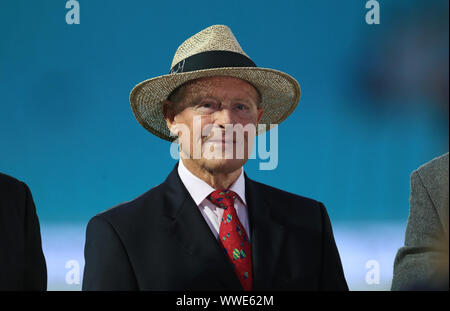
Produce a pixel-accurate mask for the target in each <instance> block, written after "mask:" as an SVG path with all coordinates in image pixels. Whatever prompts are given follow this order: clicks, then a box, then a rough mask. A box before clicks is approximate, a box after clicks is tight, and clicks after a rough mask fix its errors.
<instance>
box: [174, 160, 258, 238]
mask: <svg viewBox="0 0 450 311" xmlns="http://www.w3.org/2000/svg"><path fill="white" fill-rule="evenodd" d="M178 175H179V176H180V178H181V181H182V182H183V184H184V186H185V187H186V189H187V190H188V192H189V194H190V195H191V197H192V199H194V202H195V204H197V206H198V208H199V209H200V212H201V213H202V215H203V218H205V221H206V223H207V224H208V226H209V228H210V229H211V231H212V233H213V234H214V236H215V237H216V239H218V238H219V228H220V220H221V219H222V214H223V208H219V207H218V206H216V205H214V204H213V203H212V202H211V201H209V200H208V199H207V197H208V196H209V195H210V194H211V192H213V191H214V190H216V189H214V188H212V187H211V186H210V185H208V184H207V183H206V182H204V181H203V180H201V179H200V178H198V177H197V176H195V175H194V174H192V173H191V172H190V171H189V170H188V169H187V168H186V166H184V164H183V160H182V159H180V161H178ZM228 189H229V190H232V191H234V192H235V193H236V194H237V195H238V196H239V199H238V200H235V202H234V208H235V209H236V213H237V216H238V218H239V220H240V222H241V224H242V225H243V226H244V228H245V232H247V236H248V238H249V240H250V231H249V223H248V211H247V203H246V201H245V178H244V168H241V174H240V175H239V177H238V178H237V179H236V181H235V182H234V183H233V184H232V185H231V187H230V188H228Z"/></svg>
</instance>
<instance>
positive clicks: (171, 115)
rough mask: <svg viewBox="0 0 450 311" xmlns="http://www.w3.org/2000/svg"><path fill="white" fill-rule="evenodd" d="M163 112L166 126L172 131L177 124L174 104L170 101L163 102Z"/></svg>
mask: <svg viewBox="0 0 450 311" xmlns="http://www.w3.org/2000/svg"><path fill="white" fill-rule="evenodd" d="M161 112H162V114H163V116H164V119H165V120H166V125H167V127H168V128H169V130H170V129H171V128H172V127H173V126H174V125H175V124H176V122H175V109H174V104H173V103H172V102H171V101H169V100H165V101H163V102H162V103H161ZM174 134H176V133H174Z"/></svg>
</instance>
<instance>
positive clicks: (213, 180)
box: [180, 157, 242, 189]
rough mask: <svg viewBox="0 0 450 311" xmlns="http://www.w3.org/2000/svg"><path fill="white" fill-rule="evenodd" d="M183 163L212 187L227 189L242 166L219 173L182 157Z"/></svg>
mask: <svg viewBox="0 0 450 311" xmlns="http://www.w3.org/2000/svg"><path fill="white" fill-rule="evenodd" d="M180 161H183V165H184V166H185V167H186V168H187V169H188V170H189V171H190V172H191V173H192V174H193V175H195V176H197V177H198V178H200V179H201V180H203V181H204V182H206V183H207V184H208V185H210V186H211V187H212V188H214V189H228V188H230V187H231V185H232V184H233V183H234V182H235V181H236V179H238V177H239V175H240V174H241V170H242V167H240V168H239V169H237V170H235V171H233V172H231V173H221V172H212V171H210V170H207V169H205V168H203V167H201V166H199V165H198V164H197V163H195V161H193V160H192V159H182V158H181V157H180Z"/></svg>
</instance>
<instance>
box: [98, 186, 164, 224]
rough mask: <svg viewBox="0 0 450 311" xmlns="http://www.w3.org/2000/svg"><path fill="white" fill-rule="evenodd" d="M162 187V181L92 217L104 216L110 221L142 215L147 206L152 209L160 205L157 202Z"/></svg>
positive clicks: (160, 196)
mask: <svg viewBox="0 0 450 311" xmlns="http://www.w3.org/2000/svg"><path fill="white" fill-rule="evenodd" d="M163 188H164V183H162V184H160V185H158V186H155V187H153V188H151V189H150V190H148V191H147V192H145V193H143V194H141V195H140V196H138V197H136V198H134V199H133V200H131V201H127V202H123V203H120V204H118V205H115V206H113V207H111V208H109V209H107V210H105V211H103V212H101V213H99V214H97V215H96V216H94V217H97V216H99V217H102V218H105V219H106V220H108V222H110V223H113V222H116V221H121V220H127V219H134V217H139V215H142V213H144V212H146V211H147V209H148V207H149V206H151V207H152V208H153V209H154V208H155V207H158V206H161V204H159V202H160V201H161V199H162V193H163V192H164V189H163Z"/></svg>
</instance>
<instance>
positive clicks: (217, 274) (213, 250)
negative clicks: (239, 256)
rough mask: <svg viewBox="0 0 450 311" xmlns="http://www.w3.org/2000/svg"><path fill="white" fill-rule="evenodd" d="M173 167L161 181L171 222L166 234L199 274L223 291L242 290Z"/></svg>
mask: <svg viewBox="0 0 450 311" xmlns="http://www.w3.org/2000/svg"><path fill="white" fill-rule="evenodd" d="M177 168H178V164H177V165H176V166H175V168H174V169H173V171H172V172H171V174H170V175H169V177H168V178H167V179H166V181H165V183H166V185H167V186H168V187H167V194H168V200H169V204H168V205H169V206H170V207H171V208H169V210H171V212H170V214H171V217H172V219H173V221H172V223H171V228H170V232H172V233H173V234H174V236H175V238H176V240H177V241H178V242H179V243H180V245H181V246H182V247H183V248H184V249H185V251H186V252H187V253H188V254H189V255H190V256H194V257H195V258H196V260H198V261H199V271H198V273H199V274H200V273H201V274H205V275H209V276H211V279H212V280H213V279H217V281H218V282H219V283H220V285H221V287H223V288H224V289H227V290H242V286H241V284H240V282H239V279H238V278H237V276H236V275H235V273H234V271H233V268H232V266H231V264H230V263H229V262H228V259H227V258H226V256H225V254H224V252H223V250H222V249H221V247H220V246H219V243H218V241H217V240H216V238H215V236H214V235H213V233H212V232H211V229H210V228H209V226H208V224H207V223H206V222H205V220H204V218H203V216H202V214H201V213H200V211H199V209H198V207H197V205H196V204H195V202H194V200H193V199H192V197H191V196H190V194H189V192H188V191H187V189H186V187H185V186H184V184H183V182H182V181H181V179H180V177H179V176H178V171H177Z"/></svg>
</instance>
